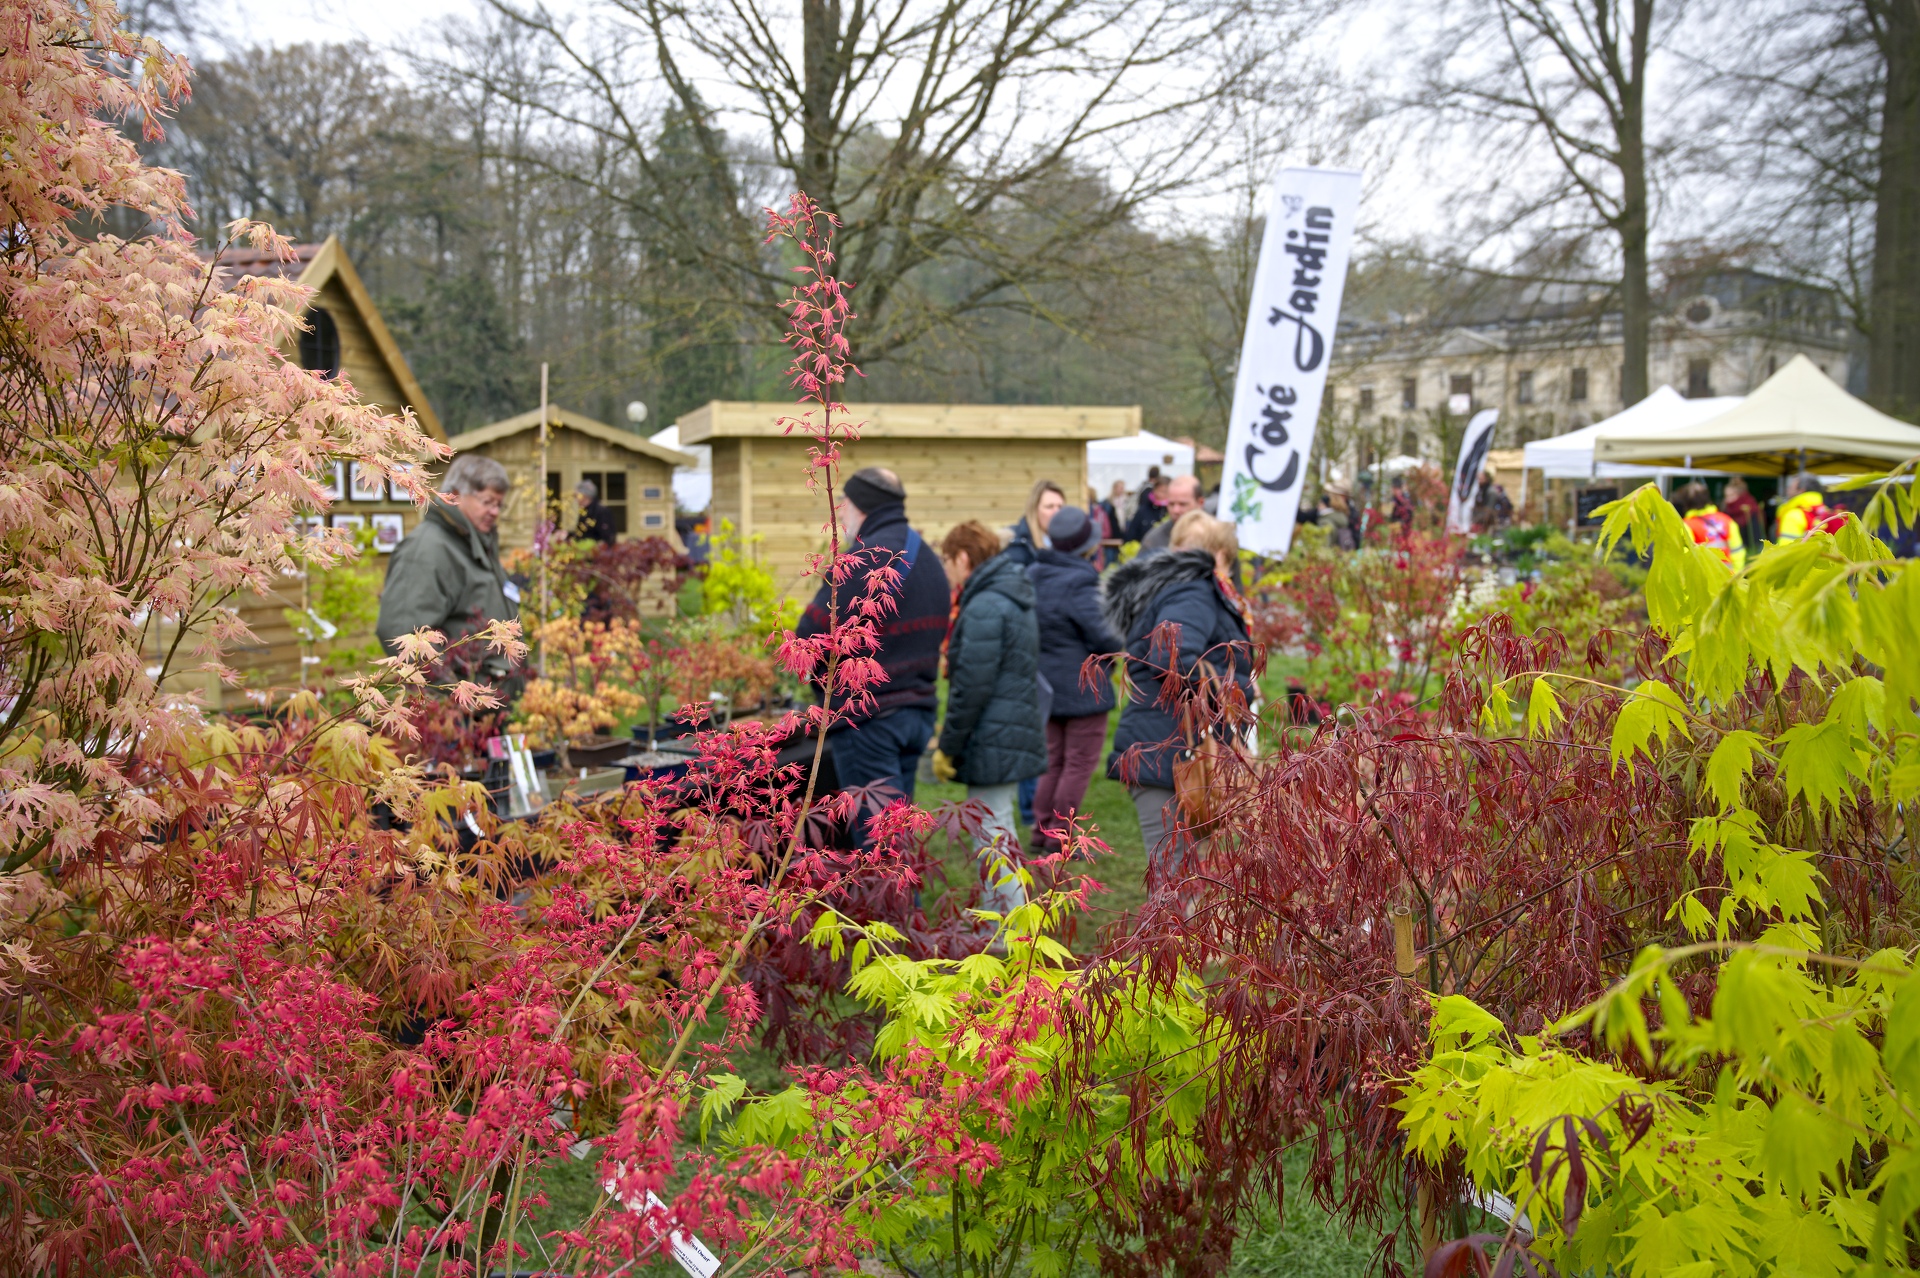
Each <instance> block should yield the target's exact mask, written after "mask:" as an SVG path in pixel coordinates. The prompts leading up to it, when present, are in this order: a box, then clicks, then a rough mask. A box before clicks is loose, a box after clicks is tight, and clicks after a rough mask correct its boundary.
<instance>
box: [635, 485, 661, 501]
mask: <svg viewBox="0 0 1920 1278" xmlns="http://www.w3.org/2000/svg"><path fill="white" fill-rule="evenodd" d="M640 499H641V500H642V501H659V500H660V490H659V489H658V488H652V487H648V488H642V489H641V490H640Z"/></svg>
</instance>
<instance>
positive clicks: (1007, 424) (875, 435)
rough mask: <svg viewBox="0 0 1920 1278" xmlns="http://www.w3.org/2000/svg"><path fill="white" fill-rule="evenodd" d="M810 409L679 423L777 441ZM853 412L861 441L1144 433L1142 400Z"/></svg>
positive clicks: (715, 411) (687, 433)
mask: <svg viewBox="0 0 1920 1278" xmlns="http://www.w3.org/2000/svg"><path fill="white" fill-rule="evenodd" d="M805 411H806V410H805V408H804V407H802V406H800V405H796V404H790V403H753V402H748V401H741V400H719V399H716V400H712V401H710V402H708V403H706V404H704V405H702V406H701V407H699V408H696V409H694V410H693V411H692V412H690V413H686V414H684V415H683V416H682V417H681V418H680V420H679V421H678V422H677V423H676V424H677V425H678V426H679V427H680V442H681V443H682V444H683V445H684V444H704V443H708V442H710V441H712V440H715V439H743V438H776V439H777V438H779V437H781V436H784V435H785V434H787V431H786V430H785V428H784V427H783V426H782V425H781V419H782V418H789V419H790V418H793V417H797V416H799V415H801V414H802V413H804V412H805ZM847 412H848V415H849V417H850V418H851V419H852V420H854V421H858V422H863V423H865V424H864V425H862V426H861V428H860V438H862V439H1111V438H1113V437H1115V436H1118V435H1137V434H1139V433H1140V406H1139V405H1138V404H1129V405H1118V406H1097V407H1088V406H1071V405H1053V404H849V405H848V406H847ZM534 416H535V417H536V418H537V417H538V416H539V414H538V413H537V412H536V413H535V414H534ZM795 434H796V435H798V434H799V432H795Z"/></svg>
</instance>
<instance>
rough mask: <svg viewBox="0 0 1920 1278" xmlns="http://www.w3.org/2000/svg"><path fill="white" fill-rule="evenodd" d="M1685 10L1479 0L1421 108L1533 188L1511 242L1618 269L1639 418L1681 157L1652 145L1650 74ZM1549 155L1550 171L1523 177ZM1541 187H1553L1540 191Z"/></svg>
mask: <svg viewBox="0 0 1920 1278" xmlns="http://www.w3.org/2000/svg"><path fill="white" fill-rule="evenodd" d="M1680 9H1681V4H1680V3H1679V2H1678V0H1473V3H1472V5H1471V7H1470V8H1469V9H1468V11H1467V15H1466V16H1465V17H1464V18H1462V19H1461V20H1460V21H1459V22H1457V23H1455V24H1454V25H1453V26H1452V27H1451V28H1450V29H1449V30H1448V31H1447V32H1446V34H1445V38H1444V39H1443V40H1442V42H1441V44H1440V47H1439V49H1438V51H1437V52H1436V54H1435V55H1434V57H1433V59H1432V60H1431V62H1430V65H1429V70H1428V75H1427V82H1426V85H1425V89H1426V92H1425V95H1424V97H1423V99H1422V101H1421V105H1423V106H1428V107H1437V108H1439V110H1440V111H1441V113H1442V116H1443V118H1445V119H1448V120H1450V121H1453V122H1460V121H1465V122H1469V123H1470V124H1471V125H1472V126H1473V128H1474V129H1475V134H1474V146H1475V149H1476V150H1477V151H1479V152H1480V153H1481V154H1483V155H1490V156H1501V157H1504V160H1505V162H1506V164H1508V165H1510V166H1512V168H1513V169H1515V170H1516V171H1517V172H1518V173H1519V174H1523V175H1525V176H1517V177H1513V178H1510V179H1509V181H1508V182H1507V184H1506V186H1507V194H1508V196H1509V197H1510V203H1509V204H1508V205H1507V206H1506V207H1504V208H1503V209H1502V210H1500V212H1501V214H1502V215H1503V216H1502V217H1501V218H1500V219H1499V220H1498V221H1497V223H1496V226H1497V229H1498V231H1500V232H1505V233H1507V234H1508V235H1514V234H1518V235H1520V236H1522V237H1526V236H1532V237H1535V244H1536V245H1541V244H1551V243H1552V242H1553V241H1556V240H1557V241H1559V242H1560V249H1559V251H1558V253H1557V255H1558V256H1561V257H1565V256H1567V253H1566V249H1567V248H1568V247H1572V248H1573V249H1575V250H1576V252H1587V253H1588V254H1589V255H1591V256H1604V257H1605V258H1608V259H1611V261H1612V263H1613V265H1615V267H1616V268H1617V270H1616V272H1615V274H1614V278H1613V280H1612V287H1613V288H1614V289H1615V290H1616V291H1617V297H1618V304H1619V307H1620V317H1621V329H1622V338H1623V345H1624V351H1623V367H1622V370H1621V385H1620V391H1621V399H1622V400H1623V401H1624V402H1625V403H1626V404H1635V403H1638V402H1639V401H1640V400H1642V399H1644V398H1645V397H1646V395H1647V391H1648V370H1647V353H1648V345H1649V340H1650V337H1651V333H1652V320H1653V303H1652V288H1651V283H1650V278H1649V276H1650V266H1651V262H1652V235H1653V218H1654V196H1655V192H1656V190H1657V189H1658V188H1657V178H1658V176H1659V174H1658V172H1657V170H1658V169H1659V168H1660V166H1661V164H1662V162H1663V161H1665V160H1669V159H1671V157H1672V155H1673V153H1674V151H1675V150H1676V147H1675V145H1674V143H1673V140H1672V137H1671V135H1669V136H1666V137H1660V138H1652V137H1649V133H1648V127H1647V122H1648V101H1647V92H1648V82H1649V71H1650V68H1652V66H1653V64H1654V62H1655V60H1656V58H1657V56H1658V55H1659V54H1660V53H1661V51H1662V49H1663V46H1664V44H1665V42H1666V39H1667V37H1668V36H1669V35H1670V33H1671V32H1672V31H1673V30H1674V28H1675V26H1676V25H1677V23H1678V21H1679V19H1680ZM1668 106H1669V110H1668V111H1666V112H1664V113H1662V114H1664V115H1665V116H1666V118H1668V119H1669V120H1672V119H1673V112H1672V111H1671V109H1670V108H1671V103H1669V104H1668ZM1534 148H1538V150H1535V149H1534ZM1540 152H1544V156H1545V157H1547V158H1549V160H1550V162H1549V163H1547V164H1543V165H1539V166H1534V167H1532V168H1529V167H1528V166H1526V165H1525V164H1524V163H1518V164H1516V163H1515V161H1516V159H1518V158H1519V157H1523V156H1529V155H1532V154H1539V153H1540ZM1535 173H1542V174H1545V175H1546V176H1545V177H1544V179H1543V180H1530V179H1531V178H1532V175H1533V174H1535ZM1596 232H1597V233H1599V234H1600V235H1601V236H1603V237H1604V238H1605V239H1606V240H1608V241H1610V244H1608V245H1607V246H1606V248H1605V250H1604V252H1603V253H1602V254H1593V253H1592V251H1591V250H1592V246H1591V245H1590V244H1589V241H1590V240H1591V239H1592V238H1593V236H1594V234H1595V233H1596Z"/></svg>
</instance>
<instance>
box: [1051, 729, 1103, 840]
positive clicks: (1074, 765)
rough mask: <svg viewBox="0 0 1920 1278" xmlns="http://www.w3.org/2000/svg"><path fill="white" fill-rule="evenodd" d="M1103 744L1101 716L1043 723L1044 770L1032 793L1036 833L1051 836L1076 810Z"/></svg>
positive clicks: (1085, 794)
mask: <svg viewBox="0 0 1920 1278" xmlns="http://www.w3.org/2000/svg"><path fill="white" fill-rule="evenodd" d="M1106 743H1107V716H1106V715H1105V714H1089V715H1082V716H1080V717H1079V718H1076V719H1048V720H1047V771H1046V775H1044V776H1042V777H1041V778H1040V784H1039V786H1038V787H1037V788H1036V789H1035V790H1034V792H1033V828H1034V830H1035V832H1036V834H1048V835H1052V834H1054V833H1055V831H1056V830H1057V829H1058V828H1059V827H1060V826H1061V825H1062V824H1064V823H1065V821H1066V818H1068V817H1070V816H1072V815H1073V813H1074V812H1075V810H1076V809H1078V808H1079V806H1080V800H1082V799H1084V798H1086V796H1087V784H1088V782H1090V781H1092V780H1093V770H1094V769H1095V768H1097V767H1099V766H1100V748H1101V747H1102V746H1104V745H1105V744H1106Z"/></svg>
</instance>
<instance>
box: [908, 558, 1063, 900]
mask: <svg viewBox="0 0 1920 1278" xmlns="http://www.w3.org/2000/svg"><path fill="white" fill-rule="evenodd" d="M940 557H941V558H942V560H944V561H945V566H946V573H947V576H948V579H949V580H952V581H957V582H959V583H961V586H960V612H959V615H958V616H957V617H955V618H954V622H953V634H952V636H951V637H950V638H949V639H948V640H947V721H946V723H945V724H944V725H943V726H942V727H941V729H940V749H939V752H938V753H937V754H935V755H934V771H935V772H936V773H938V774H940V776H941V778H942V779H943V780H948V781H956V780H957V781H961V782H963V783H965V785H966V787H967V799H968V801H969V802H973V803H979V804H982V805H983V806H984V807H985V808H986V809H987V812H988V814H989V815H988V820H987V822H986V824H985V825H984V826H983V827H982V829H981V833H980V837H979V838H978V839H977V840H976V841H975V849H976V851H977V852H978V853H979V854H980V856H981V857H982V860H983V868H984V870H985V871H986V877H987V883H988V888H987V895H986V900H987V908H989V909H993V910H998V911H1000V912H1001V913H1003V914H1004V913H1005V912H1006V911H1008V910H1011V909H1013V908H1014V907H1015V906H1018V905H1020V904H1022V903H1023V902H1024V901H1025V900H1026V893H1025V892H1024V891H1023V890H1022V889H1021V887H1020V884H1019V881H1018V879H1017V878H1015V877H1014V876H1013V875H1012V874H1011V872H1010V871H1009V870H1007V869H1005V868H1004V866H1005V863H1006V862H1008V861H1010V860H1011V859H1012V856H1013V851H1014V849H1015V848H1017V847H1018V846H1019V843H1018V840H1019V833H1018V831H1017V829H1016V827H1015V826H1014V823H1013V813H1014V804H1015V800H1016V792H1017V791H1018V788H1019V784H1020V782H1022V781H1024V780H1026V779H1027V778H1028V777H1037V776H1039V775H1040V774H1041V773H1042V772H1045V771H1046V769H1047V739H1046V729H1045V726H1044V722H1045V721H1044V720H1043V719H1042V717H1041V710H1040V684H1039V673H1040V629H1039V624H1038V623H1037V622H1036V621H1035V619H1034V613H1033V583H1032V582H1031V581H1028V580H1027V573H1026V569H1025V567H1024V566H1023V565H1022V564H1020V563H1019V562H1017V561H1016V560H1015V559H1014V558H1013V556H1011V555H1003V554H1001V553H1000V539H999V538H998V537H996V536H994V534H993V532H992V530H990V529H989V528H987V527H986V525H984V524H981V523H977V522H975V521H973V520H968V521H967V522H966V523H963V524H960V525H958V526H956V527H955V528H954V529H953V530H952V531H950V532H949V533H948V534H947V536H946V539H945V540H944V541H943V542H942V543H941V546H940ZM996 866H999V867H1002V868H996Z"/></svg>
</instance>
